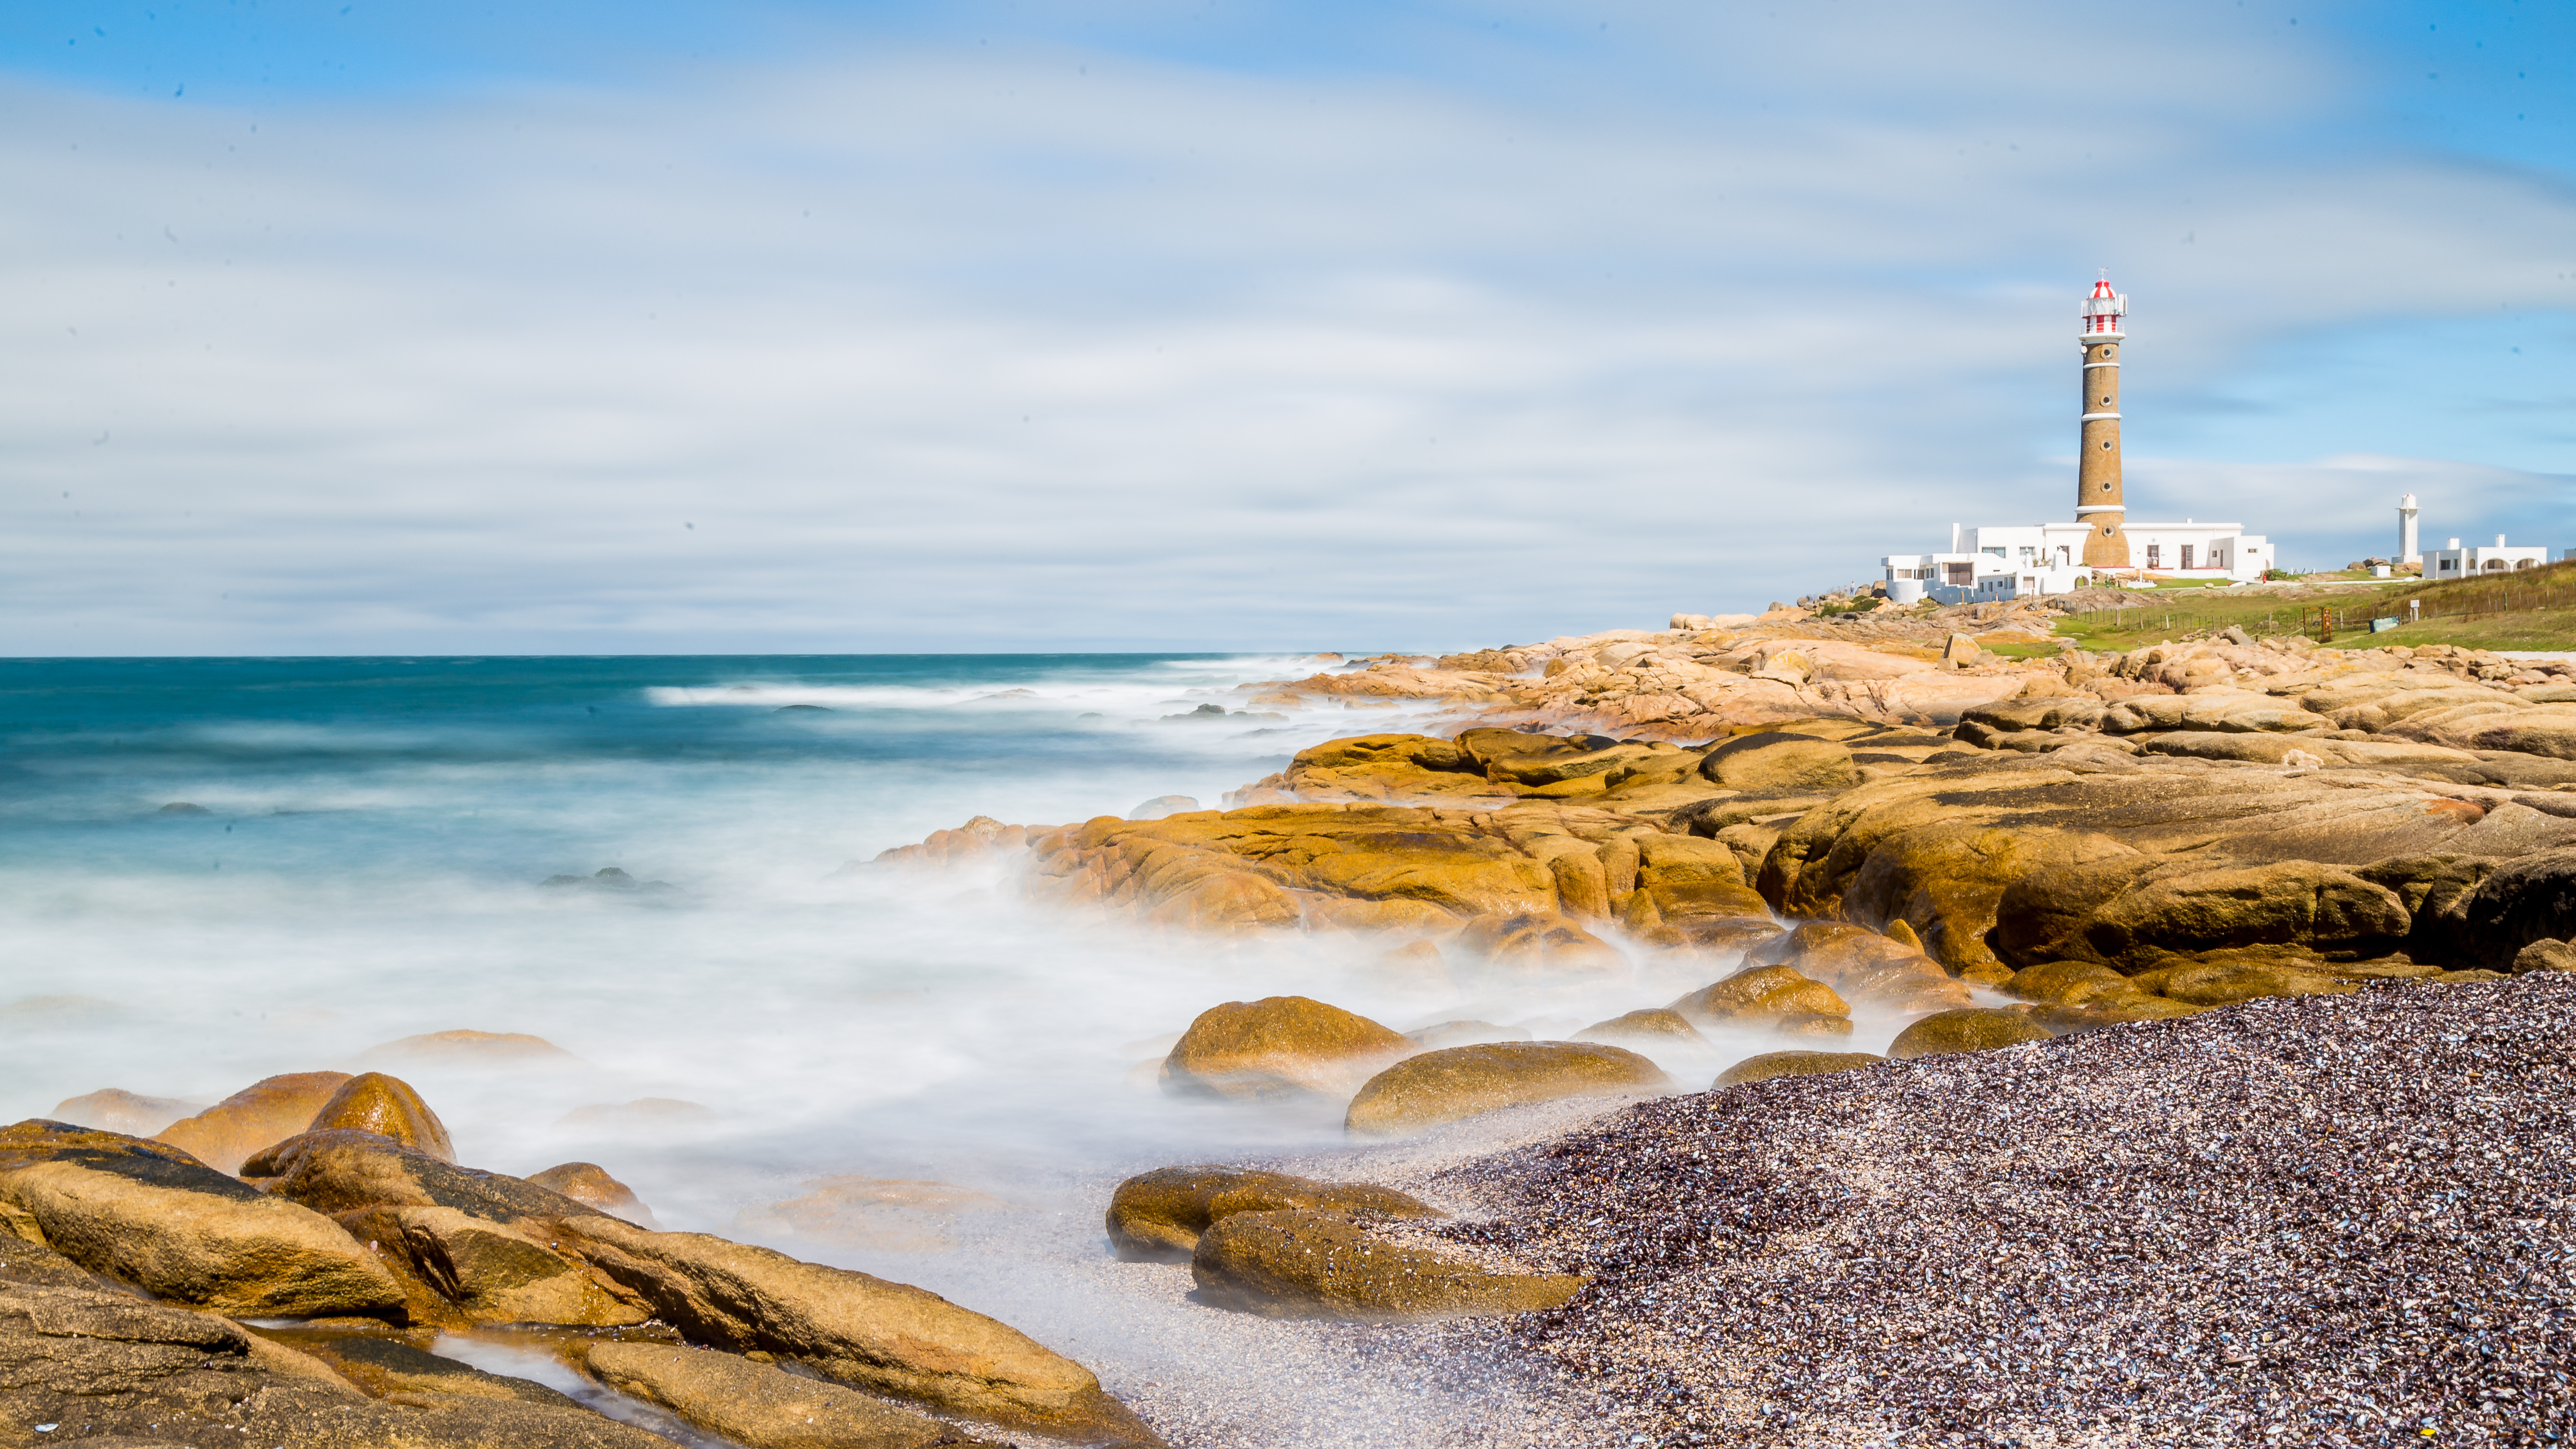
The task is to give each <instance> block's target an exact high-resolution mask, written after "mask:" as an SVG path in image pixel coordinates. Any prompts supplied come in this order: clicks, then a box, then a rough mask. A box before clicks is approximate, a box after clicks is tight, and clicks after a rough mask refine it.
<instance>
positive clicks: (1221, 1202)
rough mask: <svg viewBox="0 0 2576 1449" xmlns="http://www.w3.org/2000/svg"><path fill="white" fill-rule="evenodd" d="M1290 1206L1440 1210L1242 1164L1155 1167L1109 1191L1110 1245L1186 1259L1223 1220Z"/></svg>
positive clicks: (1398, 1213) (1405, 1213) (1430, 1213)
mask: <svg viewBox="0 0 2576 1449" xmlns="http://www.w3.org/2000/svg"><path fill="white" fill-rule="evenodd" d="M1292 1208H1293V1209H1304V1210H1311V1211H1315V1212H1328V1213H1337V1214H1340V1215H1341V1216H1344V1217H1384V1218H1435V1217H1439V1216H1441V1213H1440V1211H1439V1210H1438V1209H1436V1208H1433V1207H1431V1206H1429V1205H1428V1204H1426V1203H1424V1202H1422V1201H1420V1200H1419V1199H1417V1198H1413V1197H1410V1196H1408V1195H1406V1194H1404V1193H1400V1192H1397V1191H1396V1190H1395V1189H1393V1188H1391V1187H1375V1186H1372V1185H1370V1184H1368V1183H1358V1182H1349V1183H1345V1182H1317V1181H1315V1180H1314V1179H1312V1178H1305V1177H1291V1176H1289V1175H1288V1174H1286V1173H1284V1172H1257V1171H1254V1170H1252V1169H1249V1168H1240V1167H1158V1168H1156V1169H1154V1170H1153V1171H1151V1172H1145V1173H1139V1174H1137V1175H1136V1176H1134V1177H1131V1178H1129V1179H1127V1180H1126V1181H1125V1182H1122V1183H1120V1184H1118V1190H1117V1191H1116V1192H1115V1193H1113V1194H1111V1196H1110V1199H1109V1216H1108V1229H1109V1244H1110V1246H1111V1248H1113V1249H1115V1250H1116V1252H1117V1254H1118V1256H1119V1257H1120V1258H1121V1259H1123V1260H1125V1261H1127V1262H1181V1261H1184V1260H1186V1259H1187V1258H1188V1257H1189V1256H1190V1254H1191V1253H1192V1252H1193V1251H1194V1250H1196V1249H1197V1247H1198V1242H1199V1235H1200V1234H1201V1233H1204V1232H1206V1231H1207V1230H1208V1225H1209V1224H1211V1223H1214V1222H1216V1221H1217V1220H1218V1219H1220V1218H1228V1217H1232V1216H1233V1215H1235V1214H1236V1213H1264V1212H1280V1211H1285V1210H1288V1209H1292Z"/></svg>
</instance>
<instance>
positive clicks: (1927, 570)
mask: <svg viewBox="0 0 2576 1449" xmlns="http://www.w3.org/2000/svg"><path fill="white" fill-rule="evenodd" d="M2128 314H2129V299H2128V298H2127V297H2126V296H2124V295H2122V294H2120V293H2118V292H2115V291H2113V290H2111V283H2110V281H2109V280H2108V279H2105V280H2103V281H2100V282H2096V283H2095V284H2094V285H2093V294H2092V295H2091V296H2089V297H2087V298H2085V299H2084V306H2083V307H2082V308H2081V309H2080V310H2079V311H2078V312H2077V314H2076V315H2077V317H2078V318H2079V319H2081V321H2082V323H2083V326H2082V328H2081V330H2080V331H2079V332H2078V333H2077V337H2076V340H2077V342H2078V343H2079V344H2081V345H2082V347H2083V349H2084V366H2083V372H2082V381H2083V392H2082V394H2081V395H2080V397H2079V399H2078V403H2079V406H2080V408H2081V413H2082V415H2081V416H2080V417H2079V418H2078V419H2077V423H2076V431H2077V440H2076V446H2077V448H2078V450H2079V452H2078V454H2077V459H2076V466H2075V518H2074V521H2072V522H2069V523H2035V524H2027V525H2019V526H2006V527H1984V526H1981V527H1976V528H1966V527H1962V526H1960V525H1958V524H1952V525H1951V526H1950V549H1949V552H1947V553H1910V554H1889V555H1888V556H1887V557H1885V558H1882V559H1880V560H1879V566H1880V567H1881V568H1883V569H1884V570H1886V574H1887V595H1888V598H1889V599H1891V600H1893V601H1894V602H1897V603H1911V602H1913V601H1914V600H1916V599H1920V598H1924V597H1927V596H1928V597H1930V598H1933V599H1936V600H1938V601H1939V602H1941V603H1944V604H1964V603H1984V602H1987V601H1989V600H1994V599H2013V598H2027V597H2030V596H2031V595H2034V594H2063V593H2067V592H2070V591H2072V590H2075V589H2079V588H2082V587H2083V586H2084V585H2085V584H2086V583H2088V582H2090V581H2091V579H2092V577H2093V576H2094V575H2095V574H2130V575H2134V574H2137V573H2140V572H2145V573H2153V574H2163V575H2167V576H2171V577H2176V578H2190V579H2259V578H2261V577H2262V576H2263V571H2264V570H2265V569H2268V568H2271V567H2272V566H2273V563H2274V559H2273V554H2272V545H2271V542H2270V540H2268V539H2266V538H2264V537H2263V536H2262V535H2260V534H2249V533H2247V532H2246V531H2245V526H2244V525H2243V524H2241V523H2201V522H2198V521H2196V520H2193V519H2184V520H2183V521H2182V522H2180V523H2131V522H2129V521H2128V505H2127V504H2126V503H2125V502H2124V501H2123V499H2122V497H2121V478H2120V344H2121V343H2123V342H2125V341H2127V340H2128V333H2127V331H2126V330H2124V329H2125V321H2126V318H2127V317H2128Z"/></svg>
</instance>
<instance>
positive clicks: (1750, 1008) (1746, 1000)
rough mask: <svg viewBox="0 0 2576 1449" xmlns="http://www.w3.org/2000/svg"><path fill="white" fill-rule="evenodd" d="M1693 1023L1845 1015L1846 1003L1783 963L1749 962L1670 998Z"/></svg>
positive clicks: (1725, 1023) (1751, 1022)
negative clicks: (1724, 975) (1781, 964)
mask: <svg viewBox="0 0 2576 1449" xmlns="http://www.w3.org/2000/svg"><path fill="white" fill-rule="evenodd" d="M1672 1010H1673V1011H1675V1012H1677V1013H1679V1014H1680V1015H1682V1016H1684V1017H1687V1018H1689V1019H1690V1020H1691V1021H1692V1022H1694V1023H1706V1024H1708V1025H1711V1026H1735V1025H1760V1024H1766V1023H1770V1022H1776V1021H1779V1020H1781V1019H1783V1018H1787V1017H1802V1016H1839V1017H1847V1016H1849V1015H1851V1008H1850V1007H1849V1006H1848V1005H1846V1004H1845V1003H1844V1001H1843V999H1842V998H1841V997H1840V996H1838V995H1836V994H1835V993H1834V989H1833V988H1832V987H1830V986H1827V985H1825V984H1824V983H1823V982H1821V981H1813V980H1810V979H1808V978H1807V977H1805V976H1803V975H1800V974H1799V973H1798V972H1797V971H1795V970H1792V969H1791V968H1789V967H1786V966H1749V967H1746V968H1745V969H1744V970H1742V971H1738V972H1736V973H1735V974H1734V975H1732V976H1729V977H1727V978H1726V979H1725V980H1723V981H1718V982H1712V983H1711V984H1709V985H1707V986H1703V987H1701V988H1700V989H1699V990H1697V991H1694V992H1692V993H1690V994H1689V995H1687V996H1684V997H1682V998H1681V999H1680V1000H1678V1001H1675V1002H1674V1003H1673V1004H1672Z"/></svg>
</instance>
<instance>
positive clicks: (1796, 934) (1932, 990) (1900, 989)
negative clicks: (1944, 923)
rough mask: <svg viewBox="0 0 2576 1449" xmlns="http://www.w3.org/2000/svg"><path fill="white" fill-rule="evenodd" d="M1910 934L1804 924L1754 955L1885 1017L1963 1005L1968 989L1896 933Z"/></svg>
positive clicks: (1899, 926)
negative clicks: (1887, 1013) (1891, 1013)
mask: <svg viewBox="0 0 2576 1449" xmlns="http://www.w3.org/2000/svg"><path fill="white" fill-rule="evenodd" d="M1899 931H1904V932H1906V933H1907V934H1911V928H1910V927H1908V926H1907V925H1906V924H1905V922H1904V920H1903V919H1902V918H1899V919H1897V920H1894V921H1891V922H1889V923H1888V929H1887V932H1886V933H1885V934H1882V933H1880V932H1877V931H1872V930H1869V929H1868V928H1866V927H1863V926H1855V925H1851V924H1849V923H1847V922H1843V921H1805V922H1801V923H1800V924H1799V926H1798V928H1797V929H1796V930H1795V931H1792V932H1790V933H1789V935H1788V936H1787V937H1786V938H1785V939H1782V940H1778V941H1773V942H1770V943H1767V944H1766V945H1765V946H1764V947H1762V948H1761V949H1760V950H1759V951H1757V952H1756V955H1757V956H1758V957H1762V958H1772V959H1776V961H1777V962H1778V963H1779V964H1781V965H1784V966H1791V967H1795V968H1796V969H1797V971H1798V974H1800V975H1802V976H1805V977H1808V978H1809V979H1811V980H1815V981H1821V982H1823V983H1824V984H1825V985H1827V986H1830V987H1832V988H1833V989H1834V991H1835V993H1836V994H1838V995H1840V996H1841V997H1842V998H1843V999H1844V1000H1846V1001H1851V1002H1857V1003H1859V1004H1861V1005H1864V1006H1871V1007H1878V1008H1882V1009H1885V1010H1889V1011H1898V1012H1906V1013H1916V1012H1925V1011H1943V1010H1947V1009H1948V1008H1950V1007H1954V1006H1966V1005H1968V1004H1969V995H1968V987H1967V984H1966V983H1965V982H1962V981H1958V980H1955V979H1953V978H1952V977H1951V975H1950V973H1949V972H1948V971H1947V970H1945V969H1943V967H1942V965H1941V963H1940V962H1938V961H1935V960H1933V959H1932V958H1931V957H1930V956H1929V955H1927V954H1925V953H1924V951H1923V949H1922V947H1921V946H1920V945H1919V944H1909V943H1907V942H1905V941H1903V940H1900V939H1898V938H1897V935H1896V933H1897V932H1899Z"/></svg>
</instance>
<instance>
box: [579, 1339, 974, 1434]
mask: <svg viewBox="0 0 2576 1449" xmlns="http://www.w3.org/2000/svg"><path fill="white" fill-rule="evenodd" d="M582 1367H583V1368H584V1369H586V1370H587V1371H588V1372H589V1374H590V1376H591V1377H592V1378H595V1379H597V1380H599V1381H600V1382H601V1383H603V1384H606V1385H607V1386H608V1387H610V1388H612V1389H615V1390H617V1391H618V1392H619V1393H621V1394H625V1395H628V1396H629V1397H632V1398H637V1399H641V1400H643V1401H644V1402H645V1403H648V1404H651V1405H653V1406H654V1407H655V1408H658V1409H663V1410H666V1411H668V1412H670V1413H673V1414H676V1415H678V1416H679V1417H680V1418H681V1419H682V1420H684V1421H686V1422H687V1423H688V1424H689V1425H690V1426H691V1427H693V1428H698V1429H703V1430H705V1431H706V1432H708V1433H710V1434H715V1435H719V1436H721V1437H723V1438H724V1439H725V1440H727V1441H728V1442H731V1443H735V1444H741V1445H744V1446H746V1449H830V1446H837V1445H851V1446H859V1445H864V1446H866V1449H933V1446H956V1449H1002V1446H1001V1445H999V1444H997V1443H995V1441H992V1440H988V1439H975V1438H969V1437H966V1436H965V1435H963V1434H961V1433H959V1432H958V1430H957V1429H956V1428H955V1427H954V1426H953V1425H950V1424H946V1423H943V1422H941V1421H940V1420H937V1419H933V1418H931V1417H930V1416H928V1415H926V1414H920V1413H915V1412H914V1411H912V1410H910V1409H906V1408H902V1407H900V1406H898V1405H895V1404H890V1403H887V1402H886V1401H885V1400H883V1399H879V1398H874V1397H871V1396H869V1395H867V1394H862V1393H859V1392H857V1391H856V1390H853V1389H845V1388H843V1387H841V1386H840V1385H839V1384H832V1383H824V1382H822V1381H821V1380H818V1379H813V1378H809V1377H806V1376H805V1375H802V1374H792V1373H789V1372H788V1371H787V1370H785V1369H782V1368H779V1367H777V1366H776V1365H774V1364H765V1363H756V1362H754V1361H752V1360H751V1359H747V1358H744V1357H742V1356H740V1355H739V1354H730V1353H718V1352H715V1351H712V1350H709V1349H702V1348H683V1347H679V1346H676V1345H672V1344H661V1343H617V1342H609V1343H601V1344H596V1345H593V1346H592V1347H591V1348H590V1350H589V1351H588V1352H587V1353H585V1354H584V1355H583V1356H582Z"/></svg>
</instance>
